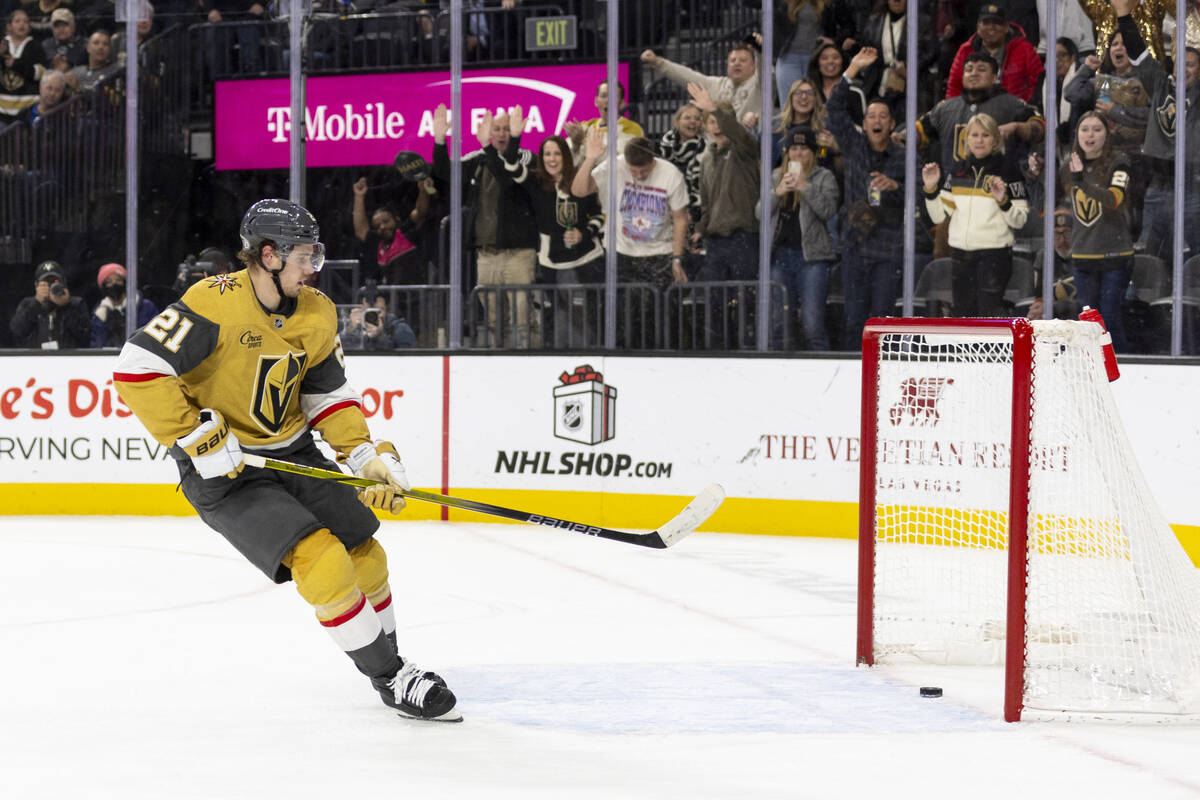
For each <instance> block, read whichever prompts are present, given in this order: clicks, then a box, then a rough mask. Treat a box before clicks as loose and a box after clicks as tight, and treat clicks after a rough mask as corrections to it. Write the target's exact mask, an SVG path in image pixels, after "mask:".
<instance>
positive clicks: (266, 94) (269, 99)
mask: <svg viewBox="0 0 1200 800" xmlns="http://www.w3.org/2000/svg"><path fill="white" fill-rule="evenodd" d="M606 75H607V70H606V67H605V65H604V64H571V65H554V66H546V67H514V68H512V69H478V70H466V71H464V72H463V78H462V108H463V116H464V119H463V121H462V123H460V124H459V125H457V126H452V133H451V135H453V131H455V130H456V131H458V133H459V134H461V135H462V137H463V139H462V141H463V145H462V149H463V152H464V153H470V152H471V151H473V150H477V149H479V143H478V141H477V140H476V139H475V135H474V130H475V125H476V123H477V122H478V121H479V120H480V119H482V117H483V115H484V114H485V113H486V112H488V111H490V112H492V113H493V114H495V113H497V112H501V111H503V112H507V111H508V110H509V109H510V108H512V107H513V106H518V105H519V106H521V108H522V109H524V111H525V116H526V119H527V124H526V126H525V135H524V136H522V137H521V144H522V146H524V147H526V148H528V149H530V150H536V148H537V146H538V145H539V144H540V143H541V141H542V140H543V139H544V138H546V137H547V136H550V135H551V134H555V133H557V134H562V132H563V125H564V124H565V123H566V122H568V121H569V120H585V119H594V118H595V117H596V114H597V112H596V107H595V102H594V101H595V97H596V87H597V86H598V85H599V84H600V83H601V82H602V81H603V80H604V78H605V76H606ZM618 75H619V76H620V80H621V83H623V84H624V85H625V86H628V85H629V65H628V64H620V65H619V72H618ZM290 88H291V86H290V82H289V81H288V79H287V78H266V79H256V80H244V81H218V82H217V86H216V121H215V126H214V127H215V134H216V135H215V139H216V142H215V144H216V167H217V169H281V168H286V167H287V166H288V156H289V144H288V140H289V138H290V136H291V128H292V124H291V116H292V114H291V99H290ZM306 91H307V95H308V96H307V98H306V99H307V103H306V105H305V127H306V133H307V137H306V138H307V142H308V146H307V148H306V156H305V161H306V165H307V166H309V167H348V166H364V165H367V164H391V163H392V161H393V159H394V158H395V157H396V153H397V152H398V151H400V150H415V151H416V152H418V153H420V154H422V155H423V156H425V157H426V158H432V157H433V110H434V109H435V108H437V106H438V104H439V103H444V104H445V105H446V107H447V108H449V107H450V73H448V72H444V71H439V72H396V73H386V74H373V75H349V76H337V77H320V78H309V79H308V81H307V85H306Z"/></svg>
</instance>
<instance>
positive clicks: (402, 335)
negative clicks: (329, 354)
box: [341, 283, 416, 350]
mask: <svg viewBox="0 0 1200 800" xmlns="http://www.w3.org/2000/svg"><path fill="white" fill-rule="evenodd" d="M358 296H359V305H358V306H356V307H354V308H352V309H350V315H349V316H348V317H347V318H346V319H345V321H344V322H343V324H342V331H341V339H342V348H343V349H345V350H393V349H395V348H398V347H414V346H416V335H415V334H414V333H413V329H412V327H411V326H410V325H409V324H408V323H407V322H405V321H404V320H403V319H401V318H399V317H396V316H393V315H392V314H391V312H389V311H388V308H387V298H386V297H384V296H383V295H381V294H379V292H378V291H377V290H376V289H375V287H374V285H372V284H370V283H368V284H367V285H366V286H364V287H363V288H362V289H360V290H359V294H358Z"/></svg>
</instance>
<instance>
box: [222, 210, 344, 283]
mask: <svg viewBox="0 0 1200 800" xmlns="http://www.w3.org/2000/svg"><path fill="white" fill-rule="evenodd" d="M239 234H240V235H241V238H242V247H244V248H246V249H247V250H251V251H253V252H255V253H257V252H259V250H260V248H261V247H262V246H263V244H264V243H267V242H270V243H272V244H273V245H274V246H275V247H276V249H278V250H279V252H280V255H282V256H283V257H284V258H285V259H286V258H287V254H288V253H290V252H291V250H292V248H293V247H295V246H296V245H298V244H311V245H313V268H314V269H317V270H319V269H320V268H321V263H322V262H323V261H324V254H325V246H324V245H322V244H321V242H320V238H321V228H320V226H319V225H318V224H317V218H316V217H314V216H313V215H312V212H310V211H309V210H308V209H307V208H305V207H304V206H302V205H299V204H298V203H293V202H292V201H290V200H280V199H269V200H259V201H258V202H257V203H255V204H254V205H252V206H250V208H249V209H247V210H246V215H245V216H244V217H242V225H241V229H240V231H239Z"/></svg>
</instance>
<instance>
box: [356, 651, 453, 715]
mask: <svg viewBox="0 0 1200 800" xmlns="http://www.w3.org/2000/svg"><path fill="white" fill-rule="evenodd" d="M371 685H372V686H374V687H375V690H376V691H377V692H379V696H380V697H381V698H382V699H383V702H384V704H385V705H388V706H390V707H392V708H394V709H396V712H397V713H398V714H400V715H401V716H404V717H410V718H411V719H421V720H430V721H434V722H462V714H459V713H458V711H457V710H456V709H455V707H454V705H455V703H456V702H457V701H456V700H455V697H454V693H453V692H451V691H450V689H449V688H447V687H446V682H445V681H444V680H442V678H441V677H440V676H439V675H438V674H437V673H435V672H430V671H428V670H423V669H421V668H420V667H418V666H417V665H416V664H414V663H413V662H411V661H405V660H404V659H400V669H399V671H398V672H397V673H396V674H395V675H394V676H393V677H391V678H372V679H371Z"/></svg>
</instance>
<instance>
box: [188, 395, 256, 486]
mask: <svg viewBox="0 0 1200 800" xmlns="http://www.w3.org/2000/svg"><path fill="white" fill-rule="evenodd" d="M175 444H177V445H179V446H180V447H181V448H183V452H185V453H187V454H188V456H190V457H191V459H192V464H194V465H195V466H196V472H198V473H200V477H201V478H205V479H211V478H219V477H221V476H222V475H224V476H225V477H226V478H236V477H237V475H238V473H239V472H241V471H242V470H243V469H244V468H245V466H246V462H245V461H243V460H242V445H241V443H240V442H238V439H237V437H236V436H234V435H233V434H232V433H231V432H230V431H229V425H228V423H226V422H225V418H224V417H222V416H221V413H220V412H219V411H213V410H212V409H211V408H206V409H204V410H202V411H201V412H200V425H199V426H198V427H197V428H196V430H194V431H192V432H191V433H189V434H188V435H187V436H184V437H183V438H182V439H176V440H175Z"/></svg>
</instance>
